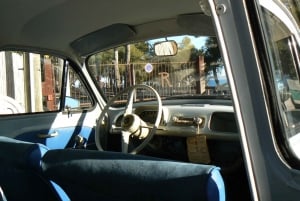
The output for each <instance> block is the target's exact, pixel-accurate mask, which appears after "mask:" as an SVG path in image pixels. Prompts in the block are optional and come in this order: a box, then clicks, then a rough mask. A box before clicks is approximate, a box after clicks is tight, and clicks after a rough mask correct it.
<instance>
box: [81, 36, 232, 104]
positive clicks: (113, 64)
mask: <svg viewBox="0 0 300 201" xmlns="http://www.w3.org/2000/svg"><path fill="white" fill-rule="evenodd" d="M166 40H167V41H175V42H176V44H177V48H178V50H177V51H176V53H175V52H174V53H175V55H172V56H170V55H168V54H167V55H158V54H155V48H154V45H155V44H157V43H159V44H163V42H166ZM166 44H168V43H166ZM160 47H162V46H160ZM168 50H169V49H168ZM161 53H162V52H161ZM87 66H88V68H89V71H90V72H91V75H92V76H93V77H95V79H96V80H97V82H98V85H99V86H100V88H101V90H102V91H103V94H104V95H105V96H106V97H107V99H109V98H111V97H113V96H115V95H116V94H117V93H119V92H120V91H122V90H123V89H124V88H126V87H129V86H133V85H138V84H146V85H149V86H151V87H153V88H154V89H156V91H157V92H158V93H159V95H160V97H161V98H162V99H176V98H178V99H180V98H183V97H185V98H196V97H199V96H218V98H221V99H222V98H230V97H231V92H230V89H229V86H228V83H227V76H226V73H225V69H224V65H223V62H222V58H221V54H220V52H219V49H218V45H217V39H216V38H215V37H206V36H194V35H178V36H173V37H167V38H157V39H152V40H147V41H139V42H136V43H131V44H126V45H122V46H119V47H115V48H113V49H109V50H105V51H103V52H99V53H96V54H94V55H92V56H91V57H89V59H88V63H87ZM136 94H137V95H136V99H135V101H137V102H138V101H145V100H151V99H152V98H154V96H153V94H149V93H146V92H145V91H144V90H143V89H141V91H137V93H136ZM121 99H122V100H120V101H119V102H120V103H122V102H125V101H126V99H127V97H126V95H124V97H122V98H121Z"/></svg>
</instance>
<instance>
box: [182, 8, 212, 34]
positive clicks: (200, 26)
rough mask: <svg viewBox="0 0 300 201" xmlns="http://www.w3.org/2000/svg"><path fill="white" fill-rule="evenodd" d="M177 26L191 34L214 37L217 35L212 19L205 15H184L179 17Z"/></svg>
mask: <svg viewBox="0 0 300 201" xmlns="http://www.w3.org/2000/svg"><path fill="white" fill-rule="evenodd" d="M177 24H178V25H179V26H180V27H182V28H184V29H185V30H189V32H190V33H195V34H201V35H207V36H212V35H214V34H215V30H214V26H213V24H212V19H211V17H210V16H207V15H205V14H203V13H193V14H183V15H179V16H178V17H177Z"/></svg>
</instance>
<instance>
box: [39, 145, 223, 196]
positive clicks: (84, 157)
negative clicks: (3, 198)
mask: <svg viewBox="0 0 300 201" xmlns="http://www.w3.org/2000/svg"><path fill="white" fill-rule="evenodd" d="M42 169H43V173H44V175H45V176H47V177H48V178H49V179H51V180H53V181H55V182H56V183H57V184H59V185H60V186H61V187H62V188H63V189H64V190H65V191H66V192H67V194H68V195H69V196H70V198H71V200H72V201H77V200H78V201H79V200H89V201H94V200H114V201H117V200H122V201H126V200H128V201H129V200H130V201H135V200H164V201H169V200H170V201H171V200H172V201H176V200H180V201H182V200H185V201H189V200H202V201H205V200H206V201H225V187H224V182H223V178H222V176H221V174H220V172H219V168H217V167H215V166H211V165H200V164H192V163H182V162H174V161H169V160H162V159H158V158H152V157H146V156H140V155H130V154H124V153H115V152H107V151H105V152H100V151H88V150H74V149H72V150H49V151H48V152H47V153H46V154H45V156H44V157H43V159H42Z"/></svg>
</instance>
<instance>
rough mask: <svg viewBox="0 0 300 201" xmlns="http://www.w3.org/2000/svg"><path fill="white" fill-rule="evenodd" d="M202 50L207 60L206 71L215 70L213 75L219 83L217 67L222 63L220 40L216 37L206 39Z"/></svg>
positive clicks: (217, 83)
mask: <svg viewBox="0 0 300 201" xmlns="http://www.w3.org/2000/svg"><path fill="white" fill-rule="evenodd" d="M201 52H202V53H203V55H204V61H205V65H206V66H205V73H206V74H208V73H209V72H213V76H214V79H215V82H216V85H217V86H218V85H219V79H218V76H217V69H218V68H219V67H220V66H221V64H222V57H221V53H220V50H219V47H218V41H217V38H216V37H208V38H207V40H206V41H205V45H204V47H203V48H202V49H201Z"/></svg>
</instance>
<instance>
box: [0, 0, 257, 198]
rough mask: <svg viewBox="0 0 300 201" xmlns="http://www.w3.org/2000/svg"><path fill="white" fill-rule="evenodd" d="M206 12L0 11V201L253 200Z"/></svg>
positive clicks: (140, 7) (109, 7)
mask: <svg viewBox="0 0 300 201" xmlns="http://www.w3.org/2000/svg"><path fill="white" fill-rule="evenodd" d="M205 2H206V1H200V3H198V2H197V1H194V0H188V1H185V3H181V4H177V3H175V2H173V0H166V1H159V0H155V1H135V0H131V1H128V3H124V2H123V1H121V0H112V1H109V2H108V1H107V2H104V1H89V2H81V1H77V0H76V1H70V0H56V1H44V2H43V4H41V3H38V2H37V1H30V2H24V1H17V3H18V5H13V4H14V2H13V1H9V0H5V1H3V2H0V13H2V14H1V15H2V16H9V15H10V13H9V12H11V9H8V10H5V9H4V7H7V6H13V7H14V8H15V11H14V12H15V13H17V15H16V17H11V18H10V19H11V20H12V22H11V23H5V26H4V27H3V29H2V31H1V32H0V48H1V52H0V61H6V62H2V63H1V62H0V66H1V69H4V71H5V72H6V73H8V72H9V70H7V69H14V68H17V69H23V70H22V73H19V74H16V73H12V74H10V75H13V76H12V77H13V79H11V80H10V81H6V80H5V83H6V84H5V86H7V87H6V88H7V89H6V92H5V93H4V92H3V93H2V91H1V90H0V95H1V96H0V97H2V96H3V97H5V98H0V104H1V106H0V119H1V120H0V128H1V129H2V134H1V137H0V160H1V166H0V190H1V189H2V190H1V191H0V200H3V201H4V200H8V201H16V200H24V199H25V198H26V200H27V199H28V200H49V201H50V200H51V201H52V200H72V201H73V200H75V201H76V200H78V201H79V200H91V201H93V200H107V201H116V200H131V201H132V200H149V201H150V200H151V201H152V200H164V201H167V200H172V201H174V200H209V201H217V200H222V201H225V200H226V201H240V200H244V201H247V200H251V193H250V188H249V184H248V178H247V173H246V169H245V164H244V159H243V153H242V148H241V142H240V137H239V128H238V126H237V123H236V116H235V113H234V107H233V102H232V97H231V92H230V87H229V84H228V82H227V75H226V70H225V68H224V63H223V61H222V55H221V53H220V50H219V48H218V38H217V34H216V32H215V28H214V23H213V21H212V19H211V16H210V15H209V9H208V8H207V4H206V3H205ZM35 4H39V6H36V5H35ZM116 5H118V7H116ZM170 5H171V6H170ZM133 11H134V12H133ZM82 13H84V14H82ZM61 18H63V20H62V19H61ZM4 21H5V18H3V17H1V18H0V24H1V25H2V24H4ZM8 57H9V58H10V59H9V58H8ZM1 59H3V60H1ZM9 61H10V62H9ZM35 62H36V63H37V64H36V63H35ZM33 66H39V69H38V70H37V72H38V75H39V76H40V77H39V78H38V79H37V76H35V75H34V76H32V77H30V74H34V72H35V71H31V70H28V71H27V70H26V69H27V68H28V69H34V67H33ZM23 71H24V73H23ZM17 72H21V71H17ZM41 72H42V75H40V74H41ZM43 73H44V74H43ZM20 74H21V75H20ZM0 75H1V70H0ZM50 75H51V76H50ZM18 76H19V77H18ZM27 76H29V79H28V77H27ZM49 76H50V78H49ZM31 78H32V80H34V81H32V80H31ZM47 79H48V81H47ZM29 82H30V84H26V83H29ZM0 84H2V82H0ZM3 86H4V85H3ZM9 86H14V90H10V91H9ZM30 87H31V88H30ZM11 88H13V87H11ZM20 88H21V89H22V90H17V89H20ZM23 88H24V90H23ZM11 91H13V93H8V92H11ZM19 91H21V92H19ZM18 94H19V95H18ZM20 94H21V95H20ZM29 97H31V98H29ZM35 97H40V98H35ZM33 100H34V101H33ZM28 102H31V103H32V104H28ZM33 102H34V103H33Z"/></svg>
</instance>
